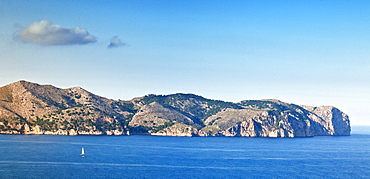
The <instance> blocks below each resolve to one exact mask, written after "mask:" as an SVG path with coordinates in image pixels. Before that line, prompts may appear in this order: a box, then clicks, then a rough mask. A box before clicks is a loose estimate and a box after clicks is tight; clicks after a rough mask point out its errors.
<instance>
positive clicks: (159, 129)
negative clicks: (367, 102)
mask: <svg viewBox="0 0 370 179" xmlns="http://www.w3.org/2000/svg"><path fill="white" fill-rule="evenodd" d="M350 131H351V127H350V121H349V118H348V116H347V115H346V114H345V113H343V112H342V111H340V110H339V109H337V108H335V107H333V106H319V107H310V106H305V105H296V104H291V103H286V102H282V101H280V100H277V99H264V100H243V101H240V102H238V103H233V102H225V101H222V100H213V99H207V98H204V97H202V96H199V95H196V94H184V93H176V94H169V95H155V94H149V95H145V96H143V97H136V98H133V99H131V100H127V101H125V100H113V99H108V98H105V97H101V96H98V95H95V94H93V93H91V92H89V91H87V90H85V89H83V88H81V87H72V88H66V89H62V88H57V87H54V86H52V85H39V84H37V83H32V82H28V81H25V80H21V81H18V82H15V83H11V84H8V85H6V86H3V87H0V133H3V134H50V135H134V134H145V135H165V136H244V137H311V136H317V135H350Z"/></svg>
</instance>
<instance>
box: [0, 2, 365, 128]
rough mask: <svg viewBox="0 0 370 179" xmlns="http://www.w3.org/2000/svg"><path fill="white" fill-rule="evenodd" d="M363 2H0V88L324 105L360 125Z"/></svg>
mask: <svg viewBox="0 0 370 179" xmlns="http://www.w3.org/2000/svg"><path fill="white" fill-rule="evenodd" d="M369 9H370V1H368V0H365V1H361V0H358V1H348V0H333V1H330V0H324V1H322V0H320V1H316V0H300V1H295V0H292V1H290V0H240V1H238V0H212V1H211V0H186V1H184V0H156V1H151V0H135V1H133V0H122V1H113V0H112V1H110V0H107V1H82V0H64V1H54V0H48V1H38V0H33V1H26V0H0V27H1V28H0V86H5V85H7V84H10V83H13V82H16V81H19V80H26V81H30V82H35V83H39V84H52V85H54V86H56V87H59V88H69V87H75V86H80V87H82V88H84V89H86V90H88V91H90V92H92V93H94V94H97V95H100V96H103V97H107V98H110V99H121V100H130V99H132V98H134V97H140V96H144V95H146V94H163V95H165V94H173V93H193V94H197V95H201V96H203V97H205V98H210V99H217V100H224V101H231V102H239V101H241V100H248V99H279V100H281V101H284V102H288V103H294V104H303V105H310V106H321V105H331V106H335V107H337V108H339V109H340V110H342V111H343V112H345V113H346V114H348V115H349V117H350V120H351V125H370V117H369V116H370V115H369V113H370V110H369V109H370V49H369V48H370V16H369V13H368V11H369Z"/></svg>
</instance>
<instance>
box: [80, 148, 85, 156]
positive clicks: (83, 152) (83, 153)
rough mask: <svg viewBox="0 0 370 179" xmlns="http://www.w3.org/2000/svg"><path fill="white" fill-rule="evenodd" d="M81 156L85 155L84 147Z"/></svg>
mask: <svg viewBox="0 0 370 179" xmlns="http://www.w3.org/2000/svg"><path fill="white" fill-rule="evenodd" d="M81 156H82V157H84V156H85V149H84V148H83V147H82V151H81Z"/></svg>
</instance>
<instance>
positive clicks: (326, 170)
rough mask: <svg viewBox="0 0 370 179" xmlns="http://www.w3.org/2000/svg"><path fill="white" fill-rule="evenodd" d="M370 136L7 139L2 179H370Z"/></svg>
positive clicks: (1, 152) (1, 153)
mask: <svg viewBox="0 0 370 179" xmlns="http://www.w3.org/2000/svg"><path fill="white" fill-rule="evenodd" d="M368 129H369V128H361V127H359V128H357V129H356V131H354V132H352V134H351V136H316V137H308V138H246V137H163V136H140V135H133V136H51V135H0V178H6V179H8V178H138V179H140V178H148V179H150V178H155V179H157V178H202V179H203V178H370V130H368ZM82 148H84V150H85V156H84V157H82V156H81V155H80V154H81V150H82Z"/></svg>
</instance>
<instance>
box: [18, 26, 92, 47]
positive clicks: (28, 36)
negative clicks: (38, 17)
mask: <svg viewBox="0 0 370 179" xmlns="http://www.w3.org/2000/svg"><path fill="white" fill-rule="evenodd" d="M15 39H18V40H20V41H22V42H28V43H34V44H40V45H43V46H54V45H75V44H79V45H83V44H88V43H94V42H96V37H95V36H93V35H90V34H89V32H87V30H86V29H83V28H80V27H75V28H65V27H62V26H60V25H54V24H53V23H52V22H51V21H48V20H42V21H40V22H33V23H32V24H30V25H29V26H28V27H26V28H24V29H22V30H20V31H19V32H18V33H17V34H16V36H15Z"/></svg>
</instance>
